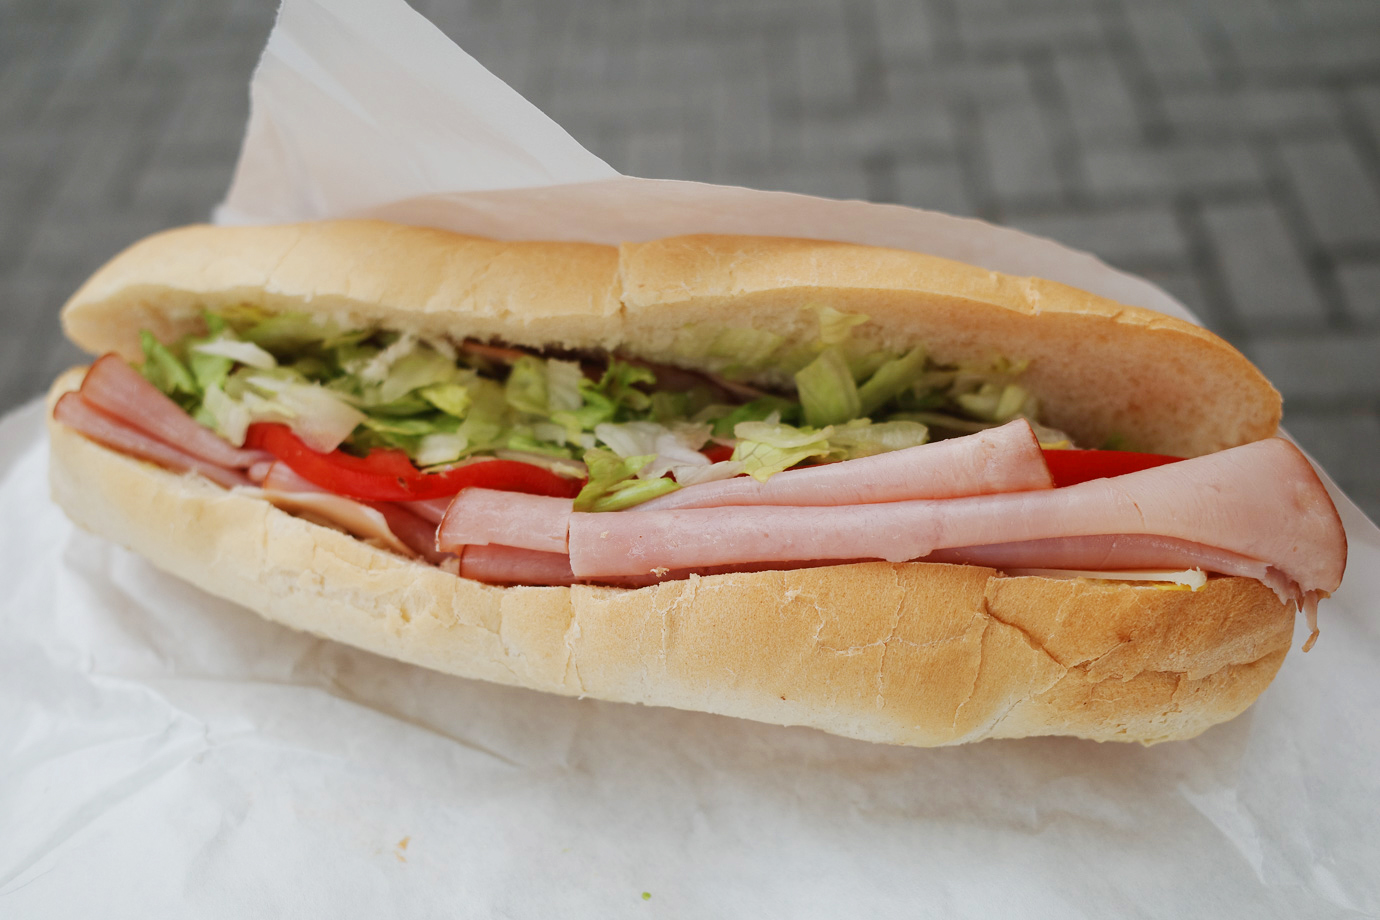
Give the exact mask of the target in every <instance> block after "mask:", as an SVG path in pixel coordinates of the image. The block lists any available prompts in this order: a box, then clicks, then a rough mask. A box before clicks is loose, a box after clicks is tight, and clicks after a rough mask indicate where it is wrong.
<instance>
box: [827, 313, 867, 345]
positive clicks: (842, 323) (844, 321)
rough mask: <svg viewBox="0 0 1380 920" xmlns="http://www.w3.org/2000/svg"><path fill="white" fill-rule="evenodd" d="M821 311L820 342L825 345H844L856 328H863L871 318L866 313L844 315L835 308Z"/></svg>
mask: <svg viewBox="0 0 1380 920" xmlns="http://www.w3.org/2000/svg"><path fill="white" fill-rule="evenodd" d="M818 309H819V341H820V343H821V344H823V345H826V346H827V345H842V344H843V343H844V342H846V341H848V339H849V337H850V336H852V334H853V327H854V326H861V325H862V324H863V323H865V322H867V321H868V319H870V317H869V316H868V315H867V314H866V313H842V312H840V311H838V310H835V309H834V308H833V307H830V306H824V307H820V308H818Z"/></svg>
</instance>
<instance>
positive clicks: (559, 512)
mask: <svg viewBox="0 0 1380 920" xmlns="http://www.w3.org/2000/svg"><path fill="white" fill-rule="evenodd" d="M572 504H573V503H572V502H571V500H570V499H568V498H548V497H546V496H544V495H526V494H523V493H521V492H501V491H498V490H497V489H465V490H464V491H462V492H460V493H459V494H458V495H456V496H455V500H454V501H452V502H451V503H450V508H449V510H447V511H446V516H445V519H444V520H442V521H441V529H440V531H439V532H438V533H437V536H436V545H437V548H439V549H441V550H445V551H447V552H454V551H455V550H456V549H457V548H459V547H461V546H472V545H476V544H484V543H497V544H499V545H501V546H516V547H518V548H520V549H532V550H538V551H540V552H547V553H564V552H565V551H566V534H567V532H568V531H569V529H570V515H571V506H572ZM618 516H619V515H616V514H613V515H610V514H606V515H599V517H605V518H612V517H618ZM615 574H634V575H635V574H638V573H636V572H632V573H621V572H620V573H615Z"/></svg>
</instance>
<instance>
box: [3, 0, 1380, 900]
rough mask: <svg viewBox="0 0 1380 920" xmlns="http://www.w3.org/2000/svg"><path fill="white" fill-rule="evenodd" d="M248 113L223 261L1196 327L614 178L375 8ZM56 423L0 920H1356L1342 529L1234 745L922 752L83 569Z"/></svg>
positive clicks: (333, 6) (16, 544)
mask: <svg viewBox="0 0 1380 920" xmlns="http://www.w3.org/2000/svg"><path fill="white" fill-rule="evenodd" d="M253 100H254V107H253V115H252V118H251V123H250V128H249V132H248V135H247V137H246V142H245V148H244V151H243V154H242V159H241V163H240V167H239V169H238V171H237V173H236V177H235V182H234V185H233V187H232V189H231V191H230V194H229V197H228V198H227V201H226V204H225V205H224V207H223V208H222V210H221V212H220V215H219V216H220V218H221V219H222V220H225V221H242V222H252V221H278V220H296V219H303V218H311V217H327V216H339V215H345V214H376V215H382V216H388V217H391V218H394V219H400V220H409V221H413V222H418V223H426V224H433V225H437V226H444V227H450V228H454V229H459V230H465V231H469V232H477V233H484V234H489V235H495V236H505V237H536V238H568V239H589V240H602V241H610V242H612V241H617V240H620V239H637V238H650V237H655V236H660V235H664V234H669V233H676V232H682V231H734V232H758V233H778V234H794V235H812V236H819V237H827V238H831V239H850V240H856V241H859V242H869V243H881V244H887V245H892V246H901V247H909V248H915V249H923V250H926V251H930V252H935V253H939V254H943V255H948V256H952V257H955V258H960V259H964V260H967V261H971V262H976V263H979V264H983V265H987V266H989V267H992V268H997V269H1002V270H1006V271H1014V272H1022V273H1037V274H1041V275H1044V276H1046V277H1053V278H1056V279H1058V280H1062V281H1066V282H1069V283H1072V284H1076V285H1079V286H1081V287H1084V288H1087V289H1090V290H1094V291H1097V292H1099V293H1102V294H1106V295H1108V296H1112V297H1116V298H1118V299H1120V300H1122V301H1125V302H1130V303H1136V304H1140V305H1144V306H1149V307H1153V308H1157V309H1162V310H1165V311H1166V312H1172V313H1176V314H1179V315H1186V311H1185V310H1184V309H1183V308H1182V307H1181V306H1180V305H1178V304H1177V303H1175V302H1174V301H1173V300H1171V299H1170V298H1169V297H1167V296H1166V295H1165V294H1164V293H1163V292H1161V291H1159V290H1157V289H1155V288H1154V287H1152V286H1151V285H1149V284H1147V283H1145V282H1143V281H1140V280H1138V279H1135V278H1131V277H1129V276H1127V275H1124V274H1121V273H1119V272H1116V271H1113V270H1111V269H1109V268H1107V267H1106V266H1104V265H1102V264H1101V263H1099V262H1098V261H1097V260H1095V259H1093V258H1091V257H1090V256H1086V255H1082V254H1079V253H1074V252H1071V251H1069V250H1067V249H1065V248H1063V247H1061V246H1058V245H1057V244H1054V243H1051V242H1048V241H1044V240H1038V239H1034V238H1031V237H1028V236H1025V235H1023V234H1019V233H1016V232H1014V231H1011V230H1005V229H1000V228H995V227H990V226H987V225H985V224H981V223H978V222H975V221H969V220H961V219H957V218H952V217H946V216H942V215H937V214H930V213H925V212H918V211H913V210H909V209H904V208H897V207H891V206H879V205H868V204H862V203H859V202H836V201H823V200H819V199H813V198H805V197H801V196H795V195H785V194H777V193H763V192H753V191H748V190H744V189H729V188H721V187H714V186H704V185H697V184H693V183H681V182H662V181H648V180H637V179H630V178H624V177H620V176H618V175H617V174H616V173H614V172H613V171H612V170H611V169H610V168H609V167H608V166H606V165H605V164H603V163H602V162H601V161H599V160H598V159H597V158H595V157H593V156H592V155H590V154H589V153H588V152H586V151H584V150H583V149H582V148H580V147H579V145H578V144H576V143H575V142H574V141H573V140H572V139H571V138H570V137H569V135H567V134H565V132H563V131H562V130H561V129H560V128H559V127H558V126H556V125H555V124H554V123H552V122H551V121H550V120H549V119H546V118H545V116H543V115H541V113H539V112H537V111H536V110H535V109H533V108H532V107H531V106H530V105H528V104H527V103H526V102H525V101H523V100H522V99H521V98H520V97H518V96H517V95H516V94H515V93H513V92H512V90H510V89H509V88H508V87H506V86H504V85H503V84H502V83H500V82H499V81H498V80H496V79H495V78H494V77H492V76H491V75H489V74H488V73H487V72H485V71H484V70H483V69H482V68H481V67H479V65H478V64H476V63H475V62H474V61H473V60H472V59H471V58H469V57H468V56H467V55H465V54H464V53H463V52H462V51H460V50H459V49H458V48H456V47H455V46H454V45H452V44H451V43H450V42H449V41H448V40H447V39H446V38H445V37H444V36H442V35H441V34H440V33H439V32H438V31H437V30H435V29H434V28H433V27H431V26H430V25H429V24H428V23H426V22H425V21H424V20H423V19H421V18H420V17H418V16H417V15H416V14H415V13H413V12H412V11H411V10H410V9H408V8H407V7H405V6H403V5H402V4H401V3H399V2H396V0H380V2H364V0H315V2H314V0H289V2H288V3H287V4H286V5H285V8H284V10H283V12H282V14H281V17H280V21H279V23H278V27H277V28H276V29H275V31H274V33H273V35H272V37H271V38H270V41H269V46H268V49H267V51H266V54H265V57H264V60H263V63H262V65H261V67H260V70H259V72H258V73H257V75H256V77H255V83H254V87H253ZM41 423H42V410H41V408H40V407H39V406H37V405H33V406H30V407H28V408H26V409H24V410H22V411H20V412H19V413H17V414H15V415H13V416H11V417H10V418H8V419H7V420H5V421H4V422H3V423H0V520H3V521H4V522H5V526H4V527H3V528H0V559H3V560H4V562H3V565H4V567H5V568H4V571H5V574H6V576H7V579H6V581H7V584H6V591H5V599H4V601H3V602H0V605H2V606H0V609H2V610H3V621H2V622H0V916H6V917H10V916H13V917H34V916H53V917H74V916H99V917H140V918H145V917H177V918H187V917H203V916H205V917H212V916H224V917H244V916H258V915H263V916H299V915H302V916H306V915H328V916H345V917H354V916H402V917H421V916H427V917H430V916H446V917H500V916H501V917H515V918H527V917H532V918H546V917H553V916H560V917H585V916H588V917H600V918H617V917H724V916H743V917H792V918H796V917H816V916H818V917H845V916H846V917H853V916H888V917H890V916H916V915H920V916H935V917H992V916H1029V917H1046V916H1048V917H1059V918H1061V920H1062V918H1071V917H1083V916H1087V917H1106V916H1134V917H1167V918H1169V917H1172V918H1180V917H1184V916H1250V917H1288V918H1294V917H1305V916H1306V917H1332V916H1337V917H1342V916H1365V915H1371V916H1373V915H1376V914H1378V913H1380V885H1377V882H1376V879H1377V877H1380V873H1377V869H1376V867H1377V866H1380V831H1377V829H1376V828H1377V823H1376V821H1375V808H1376V803H1377V802H1380V771H1377V770H1376V764H1377V763H1380V728H1377V719H1376V717H1375V713H1376V712H1378V711H1380V676H1377V671H1378V670H1380V669H1377V666H1376V665H1377V662H1380V630H1377V625H1376V617H1375V612H1376V610H1375V607H1376V601H1375V598H1377V597H1380V531H1377V529H1376V528H1375V527H1374V526H1373V525H1371V524H1370V523H1369V522H1367V521H1366V520H1365V518H1364V517H1363V516H1362V515H1361V513H1360V512H1359V511H1358V510H1357V509H1356V508H1355V507H1354V506H1353V505H1351V503H1350V502H1348V501H1346V500H1345V499H1344V498H1342V497H1341V496H1337V497H1338V504H1339V506H1340V508H1341V510H1342V514H1343V519H1344V521H1345V523H1346V526H1347V529H1348V533H1349V536H1350V539H1351V564H1350V566H1349V570H1348V574H1347V579H1346V583H1345V584H1344V586H1343V588H1342V590H1341V591H1340V592H1339V593H1338V595H1337V597H1335V598H1333V599H1332V600H1331V601H1330V602H1327V603H1325V604H1324V606H1323V611H1322V617H1323V634H1322V638H1321V639H1320V640H1319V642H1318V646H1317V649H1316V650H1315V651H1314V652H1312V653H1310V654H1309V655H1308V656H1303V655H1300V654H1298V653H1295V654H1293V655H1291V656H1290V658H1289V660H1287V661H1286V662H1285V665H1284V668H1283V671H1282V672H1281V674H1280V676H1279V678H1278V679H1277V680H1276V681H1275V683H1274V685H1273V686H1272V687H1271V688H1270V689H1269V691H1267V693H1266V694H1265V696H1264V697H1263V698H1262V699H1261V701H1260V702H1259V703H1258V704H1257V705H1256V706H1255V707H1254V708H1253V709H1252V710H1250V711H1249V712H1248V713H1247V714H1246V715H1245V716H1242V717H1241V718H1239V719H1237V720H1235V721H1234V722H1231V723H1229V724H1227V725H1225V726H1221V727H1218V728H1215V729H1213V730H1211V731H1209V732H1208V733H1207V734H1205V735H1204V736H1203V737H1202V738H1200V739H1198V740H1196V741H1192V742H1185V743H1178V744H1168V745H1161V746H1158V747H1155V748H1151V749H1142V748H1139V747H1134V746H1114V745H1097V744H1092V743H1086V742H1080V741H1073V740H1067V739H1039V740H1030V741H1008V742H986V743H983V744H980V745H975V746H969V747H964V748H955V749H949V750H934V751H920V750H908V749H896V748H888V747H882V746H876V745H869V744H863V743H860V742H853V741H848V740H844V739H839V738H833V737H829V736H826V735H823V734H820V733H817V732H814V731H809V730H804V729H786V728H777V727H772V726H763V725H757V724H753V723H748V722H740V721H736V720H731V719H725V718H718V717H714V716H708V715H701V714H696V713H684V712H677V711H673V710H660V709H646V708H641V707H635V706H623V705H616V704H606V703H598V702H593V701H576V700H569V699H563V698H557V697H549V696H544V695H541V694H536V693H530V692H527V691H521V690H512V689H507V688H502V687H496V686H490V685H486V684H482V683H476V682H472V681H465V680H460V679H456V678H450V677H445V676H442V675H439V674H434V673H431V672H428V671H424V670H421V669H419V668H414V667H410V666H407V665H402V664H399V663H396V662H392V661H386V660H383V659H379V658H376V657H374V656H372V655H369V654H367V653H363V652H358V651H355V650H352V649H349V648H346V647H343V646H340V645H336V644H334V643H330V642H325V641H322V640H318V639H314V638H311V637H308V636H303V635H299V634H296V633H292V632H289V631H287V630H285V629H282V628H279V627H277V626H273V625H271V624H268V623H265V622H262V621H260V620H259V619H258V618H257V617H255V616H253V615H251V614H248V613H246V612H244V611H243V610H240V609H238V608H236V607H235V606H234V605H231V604H228V603H224V602H221V601H218V600H215V599H213V598H210V597H207V596H206V595H204V594H201V593H200V592H198V591H196V590H195V589H193V588H190V587H188V586H187V585H185V584H183V583H181V582H179V581H177V580H175V579H172V578H170V577H167V576H164V575H162V574H160V573H158V572H157V571H155V570H154V569H153V568H152V567H151V566H149V565H148V564H147V563H145V562H144V561H142V560H140V559H138V558H137V557H134V556H132V555H130V554H128V553H126V552H124V551H123V550H120V549H117V548H115V547H113V546H111V545H110V544H108V543H106V542H104V541H102V540H98V539H96V538H93V537H90V536H88V535H85V534H82V533H79V532H76V531H75V530H74V529H73V527H72V526H71V525H70V524H69V523H68V522H67V520H66V519H65V518H64V517H63V516H62V515H61V514H60V513H59V512H58V511H57V509H56V508H55V507H54V506H53V505H52V504H51V503H50V502H49V501H48V499H47V497H46V483H45V481H44V479H45V469H44V467H45V462H46V451H47V448H46V443H45V441H44V439H43V436H42V431H41V428H42V424H41ZM1302 635H1303V631H1302V627H1301V626H1300V631H1299V634H1298V637H1297V638H1298V641H1296V647H1297V645H1298V644H1299V642H1301V639H1302ZM644 892H647V893H649V894H650V898H644V894H643V893H644Z"/></svg>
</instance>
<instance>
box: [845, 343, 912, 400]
mask: <svg viewBox="0 0 1380 920" xmlns="http://www.w3.org/2000/svg"><path fill="white" fill-rule="evenodd" d="M924 372H925V349H923V348H912V349H911V350H910V351H908V352H906V353H905V354H904V355H902V356H901V357H899V358H893V359H892V360H890V361H887V362H886V363H885V364H883V365H882V366H881V367H879V368H877V370H876V371H874V372H873V373H872V375H871V376H870V377H869V378H868V380H867V382H866V383H864V384H863V385H862V386H860V387H858V402H859V404H860V414H862V415H871V414H872V413H873V412H876V411H877V410H878V409H880V408H881V407H882V406H884V405H886V404H887V403H888V402H890V401H891V400H893V399H895V398H896V397H897V396H900V395H901V394H902V393H903V392H905V391H906V390H907V389H909V388H910V387H913V386H915V384H916V383H917V382H919V380H920V375H921V374H923V373H924Z"/></svg>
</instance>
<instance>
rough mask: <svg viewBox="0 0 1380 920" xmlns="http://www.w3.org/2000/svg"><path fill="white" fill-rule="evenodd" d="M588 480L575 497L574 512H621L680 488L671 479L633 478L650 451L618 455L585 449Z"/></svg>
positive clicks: (650, 460)
mask: <svg viewBox="0 0 1380 920" xmlns="http://www.w3.org/2000/svg"><path fill="white" fill-rule="evenodd" d="M584 459H585V466H586V467H588V468H589V481H588V482H587V483H585V487H584V488H583V489H581V490H580V494H579V495H577V496H575V510H576V511H621V510H623V509H624V508H631V507H632V506H634V505H640V504H641V503H642V502H645V501H650V500H651V499H653V498H656V497H657V496H658V495H665V494H666V493H667V492H674V491H675V490H676V489H678V488H680V487H679V486H678V485H676V482H675V480H673V479H666V478H661V479H637V478H635V477H636V476H637V473H638V471H639V470H641V469H642V468H643V467H644V466H646V465H647V464H648V463H651V462H652V460H654V459H656V458H655V455H654V454H646V455H643V456H640V457H627V458H624V457H620V456H618V455H617V454H615V453H614V452H613V451H611V450H604V449H602V448H595V449H594V450H589V451H586V452H585V457H584Z"/></svg>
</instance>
